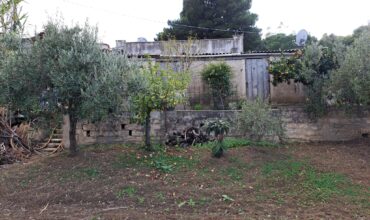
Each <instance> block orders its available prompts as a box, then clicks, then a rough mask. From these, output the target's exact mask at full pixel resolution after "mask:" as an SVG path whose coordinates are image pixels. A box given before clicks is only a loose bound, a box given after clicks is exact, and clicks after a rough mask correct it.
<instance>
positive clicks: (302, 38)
mask: <svg viewBox="0 0 370 220" xmlns="http://www.w3.org/2000/svg"><path fill="white" fill-rule="evenodd" d="M307 38H308V33H307V31H306V30H305V29H302V30H300V31H299V32H298V34H297V36H296V40H295V43H296V44H297V46H299V47H303V46H304V45H305V44H306V42H307Z"/></svg>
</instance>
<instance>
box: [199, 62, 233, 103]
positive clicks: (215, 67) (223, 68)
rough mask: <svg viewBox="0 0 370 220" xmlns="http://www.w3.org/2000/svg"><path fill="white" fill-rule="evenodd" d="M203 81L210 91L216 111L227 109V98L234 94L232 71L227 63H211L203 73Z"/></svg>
mask: <svg viewBox="0 0 370 220" xmlns="http://www.w3.org/2000/svg"><path fill="white" fill-rule="evenodd" d="M201 75H202V79H203V81H204V82H206V83H207V84H208V85H209V87H210V89H211V94H212V99H213V104H214V108H215V109H221V110H222V109H225V107H226V106H227V105H226V98H227V97H228V96H230V95H231V94H232V89H231V77H232V70H231V67H230V66H229V65H227V64H226V63H224V62H223V63H217V64H214V63H211V64H209V65H208V66H206V67H205V68H204V69H203V71H202V72H201Z"/></svg>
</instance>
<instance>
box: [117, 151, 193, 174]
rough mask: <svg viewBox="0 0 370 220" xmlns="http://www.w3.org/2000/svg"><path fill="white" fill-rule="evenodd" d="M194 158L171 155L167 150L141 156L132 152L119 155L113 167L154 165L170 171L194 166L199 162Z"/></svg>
mask: <svg viewBox="0 0 370 220" xmlns="http://www.w3.org/2000/svg"><path fill="white" fill-rule="evenodd" d="M193 158H194V157H192V158H187V157H182V156H174V155H169V154H168V153H167V152H165V151H159V152H154V153H153V152H152V153H150V154H148V153H143V154H142V155H140V156H138V155H136V154H132V153H131V154H124V155H119V156H118V157H117V159H116V161H115V162H114V163H113V167H115V168H130V167H153V168H155V169H157V170H159V171H161V172H164V173H170V172H173V171H177V170H179V169H181V168H192V167H193V166H194V165H195V164H196V163H197V160H195V159H193Z"/></svg>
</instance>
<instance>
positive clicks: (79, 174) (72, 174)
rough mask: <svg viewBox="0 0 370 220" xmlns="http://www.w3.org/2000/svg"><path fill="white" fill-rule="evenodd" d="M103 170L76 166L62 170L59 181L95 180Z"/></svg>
mask: <svg viewBox="0 0 370 220" xmlns="http://www.w3.org/2000/svg"><path fill="white" fill-rule="evenodd" d="M100 175H101V171H100V170H99V169H97V168H94V167H85V168H76V169H71V170H67V171H65V172H62V173H61V175H60V176H59V181H61V182H68V181H74V180H77V181H84V180H94V179H96V178H99V177H100Z"/></svg>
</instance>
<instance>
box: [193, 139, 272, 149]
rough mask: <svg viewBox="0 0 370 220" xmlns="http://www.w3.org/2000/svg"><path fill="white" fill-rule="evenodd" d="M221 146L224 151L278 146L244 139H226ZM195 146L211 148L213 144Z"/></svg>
mask: <svg viewBox="0 0 370 220" xmlns="http://www.w3.org/2000/svg"><path fill="white" fill-rule="evenodd" d="M223 145H224V147H225V148H226V149H231V148H240V147H248V146H252V147H271V148H275V147H278V146H279V145H278V144H276V143H272V142H268V141H251V140H248V139H245V138H232V137H226V138H225V139H224V141H223ZM197 146H198V147H201V148H212V147H213V146H214V143H213V142H208V143H203V144H201V145H197Z"/></svg>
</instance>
